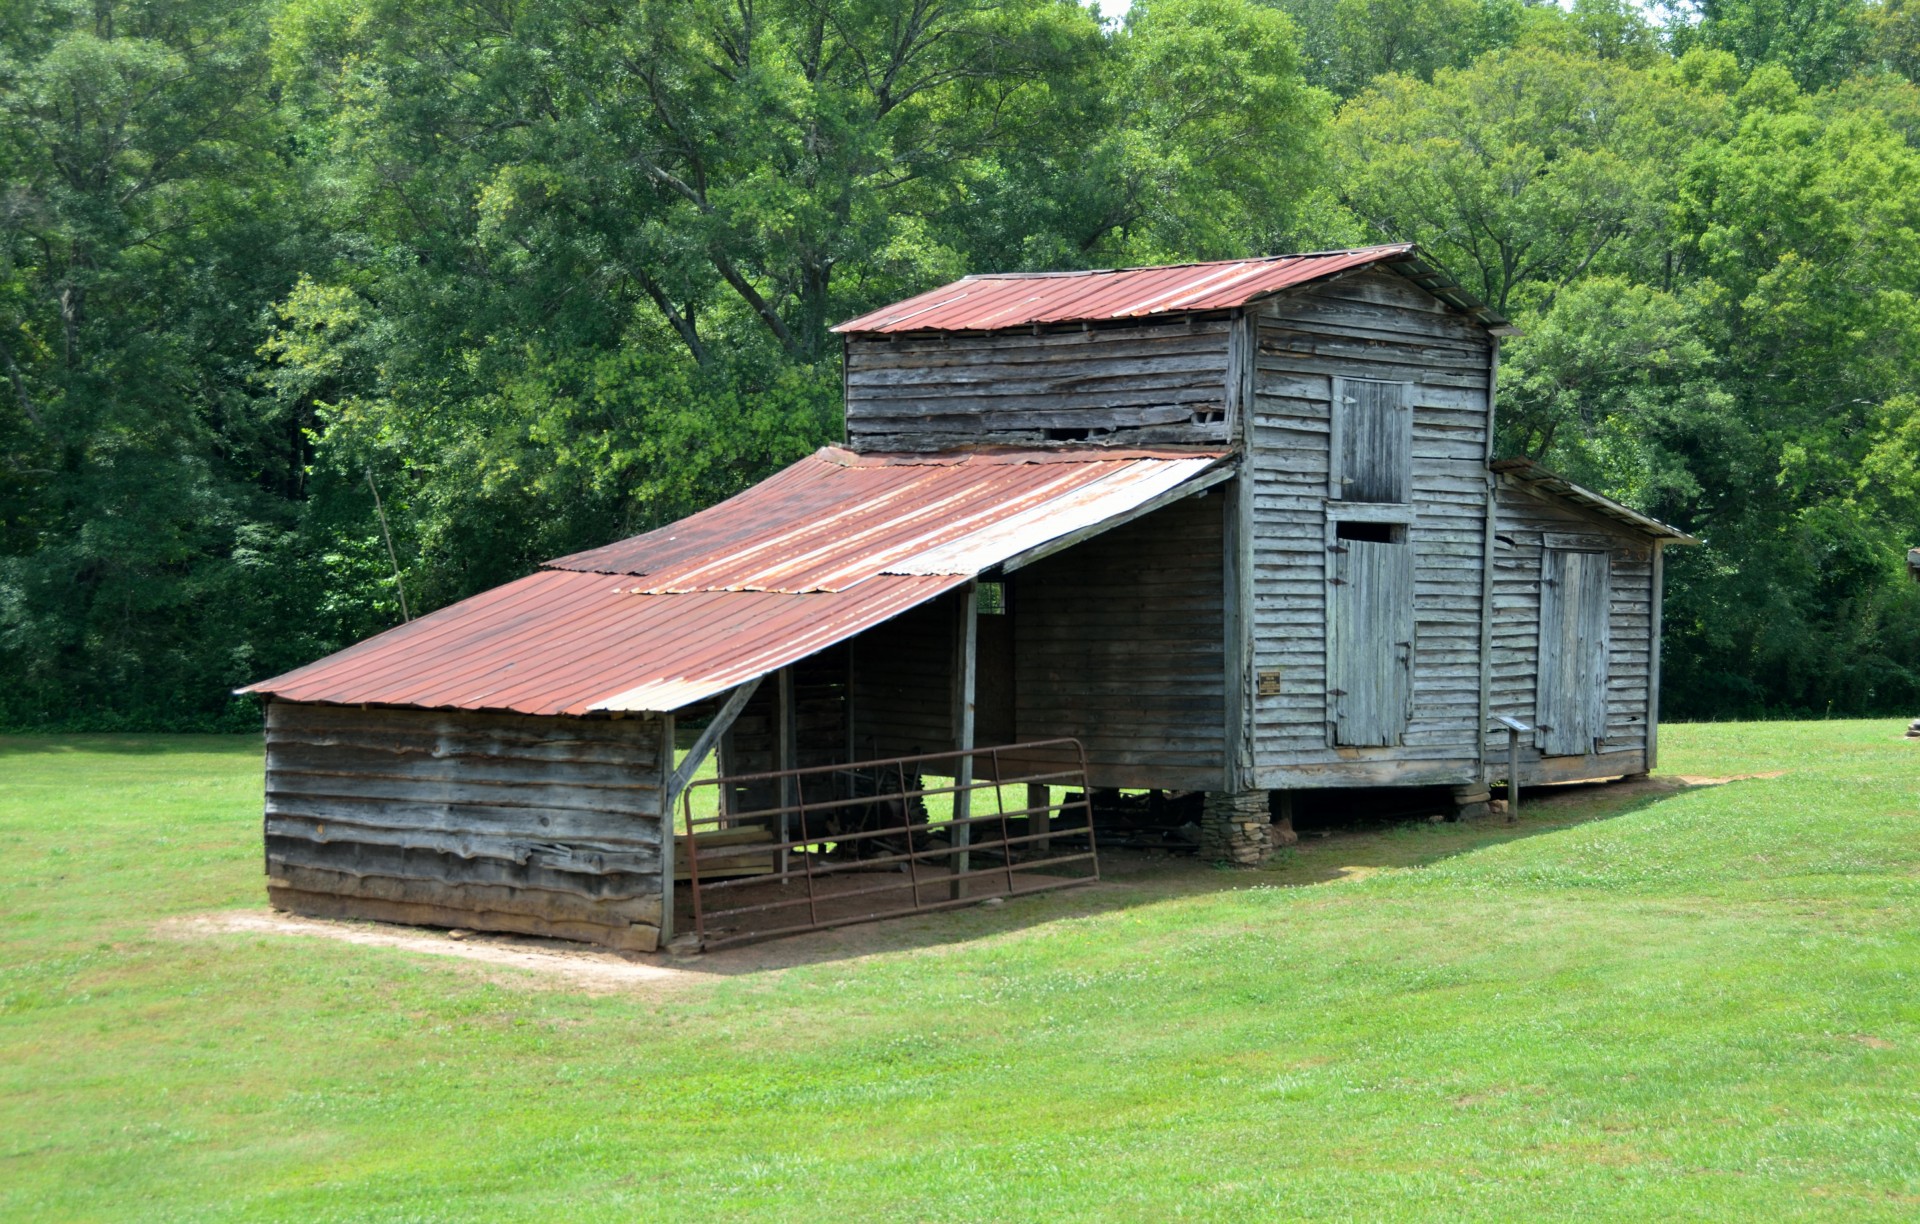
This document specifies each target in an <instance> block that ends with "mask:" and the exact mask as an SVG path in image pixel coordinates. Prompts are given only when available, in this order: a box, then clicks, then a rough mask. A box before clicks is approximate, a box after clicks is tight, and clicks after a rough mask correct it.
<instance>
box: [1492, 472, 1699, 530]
mask: <svg viewBox="0 0 1920 1224" xmlns="http://www.w3.org/2000/svg"><path fill="white" fill-rule="evenodd" d="M1490 466H1491V467H1492V468H1493V470H1494V471H1495V472H1498V473H1499V474H1500V475H1502V476H1507V477H1510V478H1512V479H1514V480H1519V481H1524V482H1525V483H1527V484H1529V485H1532V486H1533V487H1534V488H1536V489H1539V490H1540V491H1541V492H1544V493H1551V494H1552V495H1553V496H1555V497H1558V498H1560V499H1562V500H1563V501H1567V502H1571V503H1572V504H1573V505H1576V506H1580V507H1582V508H1584V509H1586V510H1590V511H1592V512H1593V513H1595V514H1601V515H1604V516H1606V517H1607V518H1610V519H1613V520H1614V521H1616V522H1619V523H1624V524H1626V525H1627V526H1629V527H1632V528H1634V529H1635V530H1637V531H1642V532H1645V533H1646V534H1647V535H1650V536H1655V537H1657V538H1660V539H1667V540H1672V541H1674V542H1675V543H1678V544H1698V543H1699V542H1700V541H1699V540H1697V539H1695V538H1694V537H1692V536H1690V535H1688V534H1687V533H1686V532H1684V531H1682V530H1680V529H1679V528H1678V527H1675V526H1673V525H1671V524H1669V523H1663V522H1661V521H1660V520H1659V519H1657V518H1649V517H1647V516H1646V515H1644V514H1642V513H1640V512H1639V511H1638V510H1634V509H1631V508H1629V507H1627V506H1623V505H1621V504H1620V503H1619V502H1617V501H1615V500H1613V499H1612V498H1611V497H1608V496H1606V495H1605V494H1604V493H1595V492H1594V491H1593V490H1592V489H1588V488H1584V487H1582V486H1580V485H1577V484H1575V483H1573V482H1572V481H1571V480H1568V479H1567V478H1566V477H1564V476H1561V475H1558V474H1556V473H1554V472H1550V471H1548V470H1547V469H1546V468H1543V467H1541V466H1540V465H1539V464H1537V463H1535V462H1534V461H1533V460H1531V459H1495V460H1494V461H1493V463H1492V464H1491V465H1490Z"/></svg>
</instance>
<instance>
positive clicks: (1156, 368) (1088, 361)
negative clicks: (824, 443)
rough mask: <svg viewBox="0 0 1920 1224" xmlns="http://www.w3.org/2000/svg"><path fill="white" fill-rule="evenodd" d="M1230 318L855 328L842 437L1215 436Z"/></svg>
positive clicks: (971, 442)
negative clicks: (886, 334) (946, 330)
mask: <svg viewBox="0 0 1920 1224" xmlns="http://www.w3.org/2000/svg"><path fill="white" fill-rule="evenodd" d="M1230 327H1231V325H1230V323H1229V322H1228V321H1227V320H1224V319H1212V320H1205V321H1193V322H1190V321H1188V320H1184V319H1179V320H1173V321H1167V322H1156V323H1149V324H1142V325H1137V326H1124V327H1106V328H1097V329H1092V330H1082V329H1081V328H1079V327H1077V326H1076V327H1074V328H1071V329H1062V330H1055V331H1048V332H1042V333H1041V334H1039V335H1032V334H1014V333H995V334H989V335H971V336H967V335H935V336H901V337H896V338H892V339H885V338H873V337H864V336H852V337H849V338H848V340H847V349H846V406H847V440H848V444H849V445H851V446H852V447H854V448H855V449H856V450H870V451H897V450H908V451H913V450H942V449H947V448H950V447H955V446H978V445H981V444H983V443H1000V444H1008V445H1036V444H1040V445H1043V444H1045V443H1047V442H1070V441H1080V442H1083V443H1084V442H1085V441H1103V442H1113V443H1126V444H1133V443H1140V444H1147V443H1224V442H1226V441H1227V440H1228V420H1227V415H1228V414H1227V401H1226V394H1227V389H1226V371H1227V337H1228V332H1229V330H1230Z"/></svg>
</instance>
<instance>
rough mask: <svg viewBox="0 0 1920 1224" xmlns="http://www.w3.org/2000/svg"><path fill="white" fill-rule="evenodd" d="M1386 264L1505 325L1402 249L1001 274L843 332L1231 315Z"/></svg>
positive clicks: (925, 297) (912, 301)
mask: <svg viewBox="0 0 1920 1224" xmlns="http://www.w3.org/2000/svg"><path fill="white" fill-rule="evenodd" d="M1372 264H1386V265H1390V266H1392V267H1393V269H1394V270H1395V271H1397V272H1400V273H1401V274H1402V275H1405V276H1407V277H1408V278H1409V279H1412V280H1413V281H1414V282H1415V283H1417V284H1419V285H1420V286H1421V287H1422V288H1424V289H1426V290H1428V291H1429V292H1431V293H1433V294H1434V295H1435V296H1437V297H1439V298H1441V299H1443V300H1445V301H1447V302H1448V303H1450V304H1452V305H1454V306H1458V307H1459V308H1460V309H1462V310H1465V311H1466V312H1467V313H1469V314H1472V315H1475V316H1476V317H1478V318H1480V319H1482V320H1483V321H1484V322H1486V323H1487V324H1488V325H1489V326H1494V327H1500V326H1504V325H1505V323H1506V320H1505V319H1503V318H1501V317H1500V316H1499V315H1497V314H1495V313H1494V312H1493V311H1492V310H1490V309H1488V308H1487V307H1486V305H1485V304H1484V303H1482V302H1480V301H1479V300H1478V299H1476V298H1474V297H1473V296H1472V295H1470V294H1468V293H1466V292H1465V291H1464V290H1462V289H1461V288H1460V287H1459V286H1458V285H1457V284H1455V283H1454V282H1453V280H1452V279H1451V278H1449V277H1448V276H1447V275H1446V274H1445V273H1444V272H1442V271H1440V270H1439V268H1438V267H1436V266H1434V265H1433V264H1432V263H1430V262H1429V261H1427V260H1426V259H1425V258H1424V256H1422V255H1421V253H1420V249H1419V248H1418V247H1416V246H1415V245H1414V244H1412V243H1410V242H1399V243H1392V244H1390V245H1387V246H1372V247H1359V248H1356V249H1353V250H1347V251H1315V252H1312V253H1310V254H1304V255H1270V256H1267V257H1265V258H1262V259H1230V260H1218V261H1214V262H1211V263H1189V264H1169V265H1163V266H1159V267H1151V268H1114V269H1105V270H1099V271H1091V272H999V273H986V274H982V275H977V276H966V277H962V278H961V279H959V280H957V281H954V282H953V283H952V284H950V285H942V286H941V287H940V288H938V289H930V290H928V291H927V292H925V293H921V294H917V295H915V296H913V297H910V298H907V299H906V300H905V301H901V302H895V303H894V304H893V305H891V306H885V307H882V308H881V309H879V310H875V311H871V312H869V313H867V314H864V315H861V316H860V317H859V318H857V319H849V320H848V321H847V322H845V323H842V324H840V325H839V326H838V327H836V328H834V329H833V330H834V331H836V332H841V333H846V334H867V335H873V334H891V333H900V332H922V331H997V330H1000V329H1002V328H1009V327H1027V326H1032V325H1045V324H1053V323H1094V322H1113V321H1119V320H1125V319H1141V318H1150V317H1153V316H1156V315H1172V314H1189V313H1194V312H1205V311H1213V310H1232V309H1235V308H1237V307H1240V306H1245V305H1247V304H1248V303H1250V302H1253V301H1256V300H1258V299H1260V298H1263V297H1267V296H1269V295H1271V294H1274V293H1278V292H1280V291H1282V290H1284V289H1290V288H1292V287H1294V286H1296V285H1304V284H1306V283H1307V282H1309V281H1315V280H1320V279H1322V278H1324V277H1328V276H1334V275H1337V274H1339V273H1341V272H1346V271H1350V270H1351V269H1354V268H1362V267H1367V266H1369V265H1372Z"/></svg>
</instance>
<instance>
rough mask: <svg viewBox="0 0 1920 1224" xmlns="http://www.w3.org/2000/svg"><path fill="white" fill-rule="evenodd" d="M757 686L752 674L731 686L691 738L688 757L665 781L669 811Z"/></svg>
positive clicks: (750, 698) (757, 678)
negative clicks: (717, 710)
mask: <svg viewBox="0 0 1920 1224" xmlns="http://www.w3.org/2000/svg"><path fill="white" fill-rule="evenodd" d="M759 687H760V677H758V676H755V677H754V678H753V679H751V680H749V681H747V682H746V683H745V684H742V685H741V686H740V687H738V688H736V689H734V690H733V693H732V695H731V696H729V697H728V698H727V699H726V701H725V702H723V703H722V704H721V706H720V710H719V712H718V713H716V714H715V715H714V716H713V721H712V722H709V723H708V724H707V729H706V730H704V731H702V732H701V733H700V738H699V739H697V740H695V741H693V747H692V748H690V749H688V750H687V759H686V760H684V761H682V762H681V763H680V765H679V767H678V768H676V769H675V770H674V771H673V776H672V777H671V778H669V779H668V780H667V807H668V810H669V814H671V810H672V807H673V805H674V804H675V803H678V802H679V801H680V792H681V791H683V790H685V789H687V783H689V782H691V781H693V775H694V774H696V773H698V772H699V771H700V765H701V763H702V762H703V761H705V760H706V759H707V754H708V753H709V752H712V751H713V746H714V745H715V744H717V743H719V742H720V737H721V736H723V735H725V734H726V733H727V728H729V727H731V726H733V721H734V719H736V718H739V717H740V711H742V710H744V709H746V708H747V702H749V701H751V700H752V699H753V693H754V690H755V689H757V688H759Z"/></svg>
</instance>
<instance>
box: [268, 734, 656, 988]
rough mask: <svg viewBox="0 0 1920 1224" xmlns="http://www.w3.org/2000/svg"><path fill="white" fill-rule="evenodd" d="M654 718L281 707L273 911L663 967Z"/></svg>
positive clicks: (273, 739) (272, 787)
mask: <svg viewBox="0 0 1920 1224" xmlns="http://www.w3.org/2000/svg"><path fill="white" fill-rule="evenodd" d="M663 736H664V727H663V724H662V722H661V721H660V720H659V719H656V718H621V719H611V718H563V717H534V716H527V715H515V714H487V713H474V712H460V711H444V710H407V709H361V708H357V707H341V706H318V705H299V704H295V703H291V702H284V701H275V702H270V703H269V704H268V706H267V745H266V748H267V753H266V756H267V766H266V816H265V833H266V851H267V874H268V889H267V891H268V894H269V896H270V897H271V899H272V900H273V902H274V904H276V905H278V906H280V907H282V908H285V909H291V910H294V911H296V912H300V913H308V914H315V915H320V916H327V917H362V918H374V919H383V920H391V921H401V922H420V923H426V924H429V925H440V926H465V927H473V928H476V929H483V930H502V931H518V932H522V933H526V934H534V935H551V936H558V937H563V938H569V939H583V940H589V941H592V942H595V943H602V944H607V945H609V946H612V947H616V948H626V949H639V950H648V949H651V948H653V947H654V946H655V943H656V941H657V939H658V935H659V926H660V829H661V822H660V803H661V794H662V790H661V770H660V756H661V751H662V741H663Z"/></svg>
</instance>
